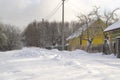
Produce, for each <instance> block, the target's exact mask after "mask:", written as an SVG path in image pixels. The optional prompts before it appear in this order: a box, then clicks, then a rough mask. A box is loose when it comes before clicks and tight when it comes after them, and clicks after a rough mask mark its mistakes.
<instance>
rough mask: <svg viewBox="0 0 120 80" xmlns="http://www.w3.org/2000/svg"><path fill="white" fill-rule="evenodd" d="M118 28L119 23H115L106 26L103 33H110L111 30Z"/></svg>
mask: <svg viewBox="0 0 120 80" xmlns="http://www.w3.org/2000/svg"><path fill="white" fill-rule="evenodd" d="M119 28H120V21H118V22H115V23H114V24H112V25H111V26H108V27H107V28H106V29H105V30H104V32H107V31H111V30H115V29H119Z"/></svg>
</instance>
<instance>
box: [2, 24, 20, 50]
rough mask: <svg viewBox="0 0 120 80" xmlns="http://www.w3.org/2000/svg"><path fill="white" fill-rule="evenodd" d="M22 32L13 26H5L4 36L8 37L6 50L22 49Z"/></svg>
mask: <svg viewBox="0 0 120 80" xmlns="http://www.w3.org/2000/svg"><path fill="white" fill-rule="evenodd" d="M20 32H21V31H20V30H19V29H18V28H15V26H12V25H5V26H4V34H5V35H6V38H7V41H6V45H5V46H4V47H3V48H4V50H13V49H20V48H21V47H22V42H21V35H20Z"/></svg>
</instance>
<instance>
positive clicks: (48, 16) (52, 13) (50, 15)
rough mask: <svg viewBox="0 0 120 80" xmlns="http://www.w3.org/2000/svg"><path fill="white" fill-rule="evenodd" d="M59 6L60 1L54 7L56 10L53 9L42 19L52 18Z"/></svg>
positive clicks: (60, 4)
mask: <svg viewBox="0 0 120 80" xmlns="http://www.w3.org/2000/svg"><path fill="white" fill-rule="evenodd" d="M61 6H62V2H61V1H60V2H59V3H58V5H57V6H56V8H54V9H53V10H52V11H51V12H50V13H49V14H48V15H47V16H46V17H45V18H44V19H49V18H50V17H52V16H54V15H55V14H56V12H57V11H58V10H59V9H60V7H61Z"/></svg>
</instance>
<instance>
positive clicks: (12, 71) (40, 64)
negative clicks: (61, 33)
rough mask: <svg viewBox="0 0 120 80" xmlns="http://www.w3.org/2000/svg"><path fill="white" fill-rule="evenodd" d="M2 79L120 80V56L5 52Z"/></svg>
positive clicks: (32, 50)
mask: <svg viewBox="0 0 120 80" xmlns="http://www.w3.org/2000/svg"><path fill="white" fill-rule="evenodd" d="M0 80H120V59H117V58H115V57H114V56H112V55H110V56H105V55H101V54H88V53H86V52H84V51H81V50H76V51H72V52H67V51H62V52H60V51H57V50H45V49H39V48H24V49H22V50H16V51H9V52H1V53H0Z"/></svg>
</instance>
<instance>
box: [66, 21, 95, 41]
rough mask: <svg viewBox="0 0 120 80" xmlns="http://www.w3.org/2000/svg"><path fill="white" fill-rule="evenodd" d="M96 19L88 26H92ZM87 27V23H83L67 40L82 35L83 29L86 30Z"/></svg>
mask: <svg viewBox="0 0 120 80" xmlns="http://www.w3.org/2000/svg"><path fill="white" fill-rule="evenodd" d="M95 21H96V20H94V21H91V22H90V23H88V27H90V25H91V24H93V23H94V22H95ZM86 29H87V24H84V25H82V26H81V27H80V28H79V29H78V30H77V31H75V32H74V33H72V35H70V36H69V37H68V38H67V39H66V40H67V41H68V40H70V39H74V38H76V37H78V36H80V35H81V34H82V32H83V31H85V30H86Z"/></svg>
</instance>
